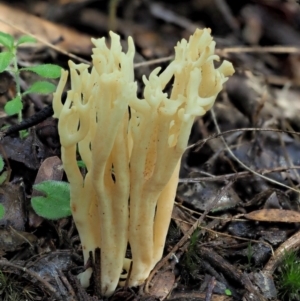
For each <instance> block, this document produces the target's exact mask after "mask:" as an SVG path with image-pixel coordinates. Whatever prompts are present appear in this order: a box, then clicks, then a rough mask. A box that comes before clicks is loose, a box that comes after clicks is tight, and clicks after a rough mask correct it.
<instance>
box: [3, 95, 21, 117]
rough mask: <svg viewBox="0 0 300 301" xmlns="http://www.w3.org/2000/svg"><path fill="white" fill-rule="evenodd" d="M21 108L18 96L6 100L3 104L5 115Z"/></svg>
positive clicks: (14, 112)
mask: <svg viewBox="0 0 300 301" xmlns="http://www.w3.org/2000/svg"><path fill="white" fill-rule="evenodd" d="M22 109H23V103H22V100H21V98H20V97H19V96H17V97H15V98H13V99H12V100H10V101H8V102H7V103H6V105H5V106H4V111H5V113H6V114H7V115H14V114H18V113H19V112H21V110H22Z"/></svg>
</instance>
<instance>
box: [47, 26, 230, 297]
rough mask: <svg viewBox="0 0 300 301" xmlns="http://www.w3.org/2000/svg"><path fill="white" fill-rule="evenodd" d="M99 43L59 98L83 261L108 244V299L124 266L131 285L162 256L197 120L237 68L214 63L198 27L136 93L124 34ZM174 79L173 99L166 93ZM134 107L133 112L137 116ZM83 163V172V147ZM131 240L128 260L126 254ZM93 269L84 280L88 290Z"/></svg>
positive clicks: (57, 111) (104, 279)
mask: <svg viewBox="0 0 300 301" xmlns="http://www.w3.org/2000/svg"><path fill="white" fill-rule="evenodd" d="M110 36H111V47H110V48H108V47H107V46H106V44H105V40H104V38H102V39H99V40H94V39H93V43H94V44H95V46H96V47H95V48H94V50H93V55H92V58H93V67H92V69H91V71H90V72H89V70H88V66H87V65H84V64H79V65H76V64H74V63H73V62H70V63H69V66H70V73H71V89H70V90H69V91H68V96H67V100H66V102H65V103H64V104H62V102H61V96H62V92H63V88H64V86H65V84H66V80H67V76H68V72H66V71H63V72H62V77H61V81H60V83H59V85H58V88H57V91H56V93H55V94H54V100H53V108H54V116H55V117H57V118H59V124H58V129H59V135H60V141H61V145H62V161H63V164H64V168H65V171H66V174H67V176H68V180H69V182H70V187H71V207H72V213H73V217H74V221H75V223H76V226H77V229H78V232H79V235H80V239H81V243H82V248H83V255H84V261H85V262H86V261H87V259H88V253H89V251H92V252H94V250H95V248H96V247H99V248H101V288H102V293H103V294H104V295H107V296H108V295H110V294H112V292H113V291H114V290H115V288H116V286H117V285H118V282H119V279H120V275H121V273H122V270H123V269H125V270H128V266H129V261H130V260H131V261H132V271H131V274H130V277H129V279H128V282H129V285H130V286H136V285H140V284H142V283H143V282H144V281H145V279H146V278H147V277H148V275H149V273H150V271H151V270H152V269H153V267H154V266H155V264H156V263H157V262H158V261H159V260H160V258H161V257H162V253H163V248H164V243H165V238H166V234H167V230H168V226H169V223H170V219H171V212H172V207H173V202H174V197H175V192H176V187H177V183H178V174H179V166H180V158H181V156H182V154H183V152H184V150H185V148H186V146H187V142H188V138H189V134H190V130H191V127H192V124H193V121H194V118H195V116H201V115H203V114H205V112H206V111H207V110H209V109H210V108H211V107H212V105H213V103H214V101H215V99H216V96H217V94H218V93H219V92H220V91H221V89H222V86H223V83H224V82H225V81H226V80H227V78H228V76H230V75H231V74H233V72H234V70H233V67H232V65H231V63H229V62H227V61H224V62H223V63H222V64H221V65H220V67H219V68H215V67H214V61H215V60H219V57H218V56H217V55H215V54H214V50H215V42H214V41H213V40H212V37H211V35H210V30H209V29H203V30H199V29H198V30H196V32H195V33H194V35H192V36H191V37H190V39H189V41H186V40H182V41H181V42H178V44H177V46H176V47H175V59H174V60H173V61H172V62H171V63H170V64H169V66H168V67H167V68H166V69H165V70H164V71H162V72H160V68H157V69H155V70H154V71H153V72H152V73H151V74H150V76H149V78H148V79H147V78H146V77H143V81H144V84H145V88H144V98H143V99H139V98H138V97H137V94H136V92H137V85H136V83H135V82H134V75H133V57H134V52H135V50H134V45H133V41H132V39H131V38H129V39H128V51H127V52H126V53H124V52H122V49H121V44H120V38H119V36H118V35H116V34H114V33H112V32H111V33H110ZM173 78H174V83H173V88H172V92H171V95H168V94H167V93H165V92H164V90H165V87H166V85H167V84H168V83H169V82H170V81H172V80H173ZM128 107H130V116H129V111H128ZM77 149H78V152H79V154H80V156H81V158H82V160H83V161H84V162H85V164H86V167H87V173H86V175H85V176H83V175H82V174H81V173H80V170H79V168H78V167H77V164H76V150H77ZM128 243H129V247H130V250H131V258H130V259H129V258H126V254H125V253H126V249H127V245H128ZM90 275H91V270H87V271H85V272H84V273H83V274H81V275H80V279H81V283H82V284H83V285H84V286H87V285H88V283H89V278H90Z"/></svg>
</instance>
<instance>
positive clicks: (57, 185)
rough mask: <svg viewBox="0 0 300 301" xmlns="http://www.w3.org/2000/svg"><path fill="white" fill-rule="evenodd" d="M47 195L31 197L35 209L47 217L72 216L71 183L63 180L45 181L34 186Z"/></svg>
mask: <svg viewBox="0 0 300 301" xmlns="http://www.w3.org/2000/svg"><path fill="white" fill-rule="evenodd" d="M33 188H34V189H35V190H37V191H40V192H43V193H45V195H46V196H36V197H33V198H32V199H31V205H32V207H33V209H34V211H35V212H36V213H37V214H38V215H40V216H42V217H44V218H47V219H59V218H63V217H67V216H70V215H71V214H72V213H71V208H70V184H69V183H66V182H61V181H50V180H49V181H44V182H41V183H39V184H36V185H34V186H33Z"/></svg>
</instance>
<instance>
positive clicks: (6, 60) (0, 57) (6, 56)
mask: <svg viewBox="0 0 300 301" xmlns="http://www.w3.org/2000/svg"><path fill="white" fill-rule="evenodd" d="M13 56H14V55H13V54H12V53H11V52H7V51H3V52H1V53H0V73H1V72H3V71H4V70H6V68H7V67H8V66H9V64H10V62H11V60H12V58H13Z"/></svg>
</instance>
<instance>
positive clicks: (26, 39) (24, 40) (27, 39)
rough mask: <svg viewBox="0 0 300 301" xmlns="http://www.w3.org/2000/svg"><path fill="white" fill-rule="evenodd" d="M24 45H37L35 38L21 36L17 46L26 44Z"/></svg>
mask: <svg viewBox="0 0 300 301" xmlns="http://www.w3.org/2000/svg"><path fill="white" fill-rule="evenodd" d="M24 43H36V39H35V38H34V37H31V36H26V35H25V36H21V37H20V38H19V40H18V41H17V43H16V45H17V46H19V45H21V44H24Z"/></svg>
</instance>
